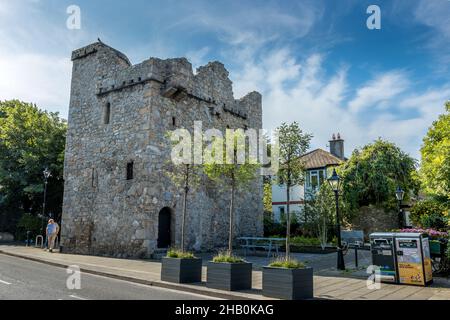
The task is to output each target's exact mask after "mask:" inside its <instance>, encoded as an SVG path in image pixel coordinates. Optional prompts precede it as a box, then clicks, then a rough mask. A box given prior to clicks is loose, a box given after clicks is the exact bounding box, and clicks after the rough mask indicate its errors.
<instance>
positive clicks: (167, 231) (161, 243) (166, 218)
mask: <svg viewBox="0 0 450 320" xmlns="http://www.w3.org/2000/svg"><path fill="white" fill-rule="evenodd" d="M171 220H172V209H170V208H168V207H165V208H162V209H161V211H160V212H159V217H158V248H169V247H170V246H171V244H172V240H171V239H172V236H171Z"/></svg>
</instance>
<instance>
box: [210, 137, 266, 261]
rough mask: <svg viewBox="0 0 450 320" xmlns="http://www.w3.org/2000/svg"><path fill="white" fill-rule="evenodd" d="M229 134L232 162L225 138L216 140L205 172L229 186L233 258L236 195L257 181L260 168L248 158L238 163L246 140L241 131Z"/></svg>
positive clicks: (231, 250)
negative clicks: (228, 159)
mask: <svg viewBox="0 0 450 320" xmlns="http://www.w3.org/2000/svg"><path fill="white" fill-rule="evenodd" d="M229 132H230V131H229V130H227V141H228V143H229V144H230V145H231V148H230V149H231V153H232V155H228V157H229V156H231V157H232V158H231V159H232V161H227V152H228V151H224V150H226V148H225V144H224V140H223V138H216V139H215V140H214V141H213V143H212V146H213V151H212V153H211V154H212V157H211V159H209V160H208V161H206V162H205V163H204V165H203V171H204V173H205V174H206V175H207V176H208V178H210V179H211V180H213V181H217V182H221V183H222V185H224V186H228V188H229V191H230V207H229V234H228V255H230V256H231V255H232V254H233V237H234V228H233V227H234V207H235V193H236V190H237V189H239V188H243V187H245V186H248V185H249V183H250V182H252V181H254V180H255V178H256V174H257V169H258V168H259V167H260V166H259V165H257V164H253V163H252V161H251V160H250V159H249V158H247V157H246V159H245V161H243V163H241V162H240V161H237V159H238V156H237V155H238V154H239V153H240V152H244V153H245V149H246V143H245V139H243V133H242V132H240V131H239V130H237V131H236V132H235V134H234V135H233V134H230V133H229ZM230 141H231V143H230Z"/></svg>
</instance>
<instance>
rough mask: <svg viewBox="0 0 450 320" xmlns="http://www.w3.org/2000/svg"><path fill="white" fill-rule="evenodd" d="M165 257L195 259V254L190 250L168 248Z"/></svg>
mask: <svg viewBox="0 0 450 320" xmlns="http://www.w3.org/2000/svg"><path fill="white" fill-rule="evenodd" d="M167 257H168V258H178V259H195V256H194V254H193V253H192V252H183V251H181V250H177V249H169V250H168V251H167Z"/></svg>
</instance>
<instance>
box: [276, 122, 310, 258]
mask: <svg viewBox="0 0 450 320" xmlns="http://www.w3.org/2000/svg"><path fill="white" fill-rule="evenodd" d="M277 134H278V139H279V148H280V151H279V163H280V168H279V170H278V173H277V181H278V184H279V185H280V186H285V187H286V199H287V210H286V259H290V236H291V212H290V199H291V198H290V191H291V188H292V187H293V186H295V185H301V184H303V182H304V178H305V170H304V167H303V164H302V163H301V161H299V158H300V157H301V156H302V155H304V154H305V152H306V150H308V148H309V144H310V141H311V138H312V135H311V134H308V133H304V132H303V131H302V129H301V128H300V126H299V124H298V123H297V122H293V123H291V124H287V123H282V124H281V126H279V127H278V128H277Z"/></svg>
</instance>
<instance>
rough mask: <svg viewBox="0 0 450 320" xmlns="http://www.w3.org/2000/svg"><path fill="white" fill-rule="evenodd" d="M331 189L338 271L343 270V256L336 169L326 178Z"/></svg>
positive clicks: (338, 178) (338, 181) (338, 185)
mask: <svg viewBox="0 0 450 320" xmlns="http://www.w3.org/2000/svg"><path fill="white" fill-rule="evenodd" d="M328 182H329V183H330V186H331V189H333V191H334V197H335V200H336V226H337V239H338V252H337V268H338V270H345V262H344V254H343V252H342V241H341V218H340V216H339V187H340V183H341V178H340V177H339V176H338V174H337V173H336V169H333V174H332V175H331V177H329V178H328Z"/></svg>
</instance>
